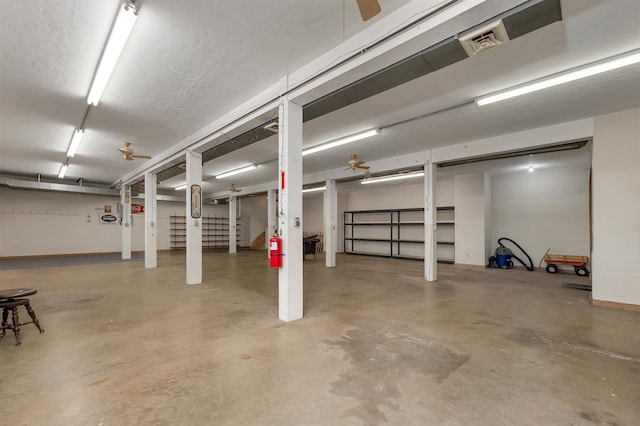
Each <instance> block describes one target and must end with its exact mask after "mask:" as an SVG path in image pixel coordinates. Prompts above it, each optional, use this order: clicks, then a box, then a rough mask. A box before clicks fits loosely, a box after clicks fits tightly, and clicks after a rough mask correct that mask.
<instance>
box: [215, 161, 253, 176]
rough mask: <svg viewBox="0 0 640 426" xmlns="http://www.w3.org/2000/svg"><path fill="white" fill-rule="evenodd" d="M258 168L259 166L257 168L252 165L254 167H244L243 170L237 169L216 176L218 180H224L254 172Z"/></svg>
mask: <svg viewBox="0 0 640 426" xmlns="http://www.w3.org/2000/svg"><path fill="white" fill-rule="evenodd" d="M257 167H258V166H256V165H255V164H252V165H250V166H247V167H242V168H241V169H235V170H231V171H228V172H224V173H221V174H219V175H218V176H216V179H224V178H226V177H229V176H233V175H237V174H238V173H244V172H248V171H249V170H254V169H256V168H257Z"/></svg>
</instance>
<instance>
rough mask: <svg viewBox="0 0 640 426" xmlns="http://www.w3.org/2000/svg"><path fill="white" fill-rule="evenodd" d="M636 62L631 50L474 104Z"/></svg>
mask: <svg viewBox="0 0 640 426" xmlns="http://www.w3.org/2000/svg"><path fill="white" fill-rule="evenodd" d="M638 62H640V50H633V51H631V52H627V53H625V54H623V55H618V56H612V57H610V58H607V59H604V60H602V61H598V62H592V63H591V64H587V65H585V66H582V67H578V68H573V69H571V70H568V71H564V72H561V73H558V74H553V75H550V76H547V77H543V78H541V79H539V80H535V81H532V82H530V83H525V84H523V85H521V86H518V87H514V88H512V89H507V90H504V91H502V92H497V93H494V94H492V95H487V96H481V97H479V98H477V99H476V100H475V102H476V104H478V105H479V106H483V105H488V104H492V103H494V102H500V101H504V100H505V99H511V98H514V97H516V96H521V95H526V94H527V93H531V92H536V91H538V90H543V89H547V88H549V87H553V86H557V85H560V84H564V83H568V82H570V81H575V80H579V79H582V78H586V77H591V76H593V75H597V74H601V73H604V72H607V71H611V70H615V69H618V68H622V67H626V66H628V65H633V64H637V63H638Z"/></svg>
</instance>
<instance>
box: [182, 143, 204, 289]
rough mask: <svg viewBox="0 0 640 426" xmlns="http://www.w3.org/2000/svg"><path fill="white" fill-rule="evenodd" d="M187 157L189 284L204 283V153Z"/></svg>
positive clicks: (188, 152)
mask: <svg viewBox="0 0 640 426" xmlns="http://www.w3.org/2000/svg"><path fill="white" fill-rule="evenodd" d="M186 157H187V158H186V159H187V188H186V192H187V194H186V205H185V207H186V216H187V217H186V224H187V284H202V155H201V154H200V153H197V152H193V151H190V150H188V151H187V154H186Z"/></svg>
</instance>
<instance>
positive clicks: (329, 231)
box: [323, 179, 338, 268]
mask: <svg viewBox="0 0 640 426" xmlns="http://www.w3.org/2000/svg"><path fill="white" fill-rule="evenodd" d="M326 187H327V188H326V189H325V191H324V199H323V207H324V251H325V266H326V267H327V268H333V267H334V266H336V251H337V249H338V191H337V189H336V181H335V180H333V179H327V182H326Z"/></svg>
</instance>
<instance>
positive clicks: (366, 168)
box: [356, 166, 369, 170]
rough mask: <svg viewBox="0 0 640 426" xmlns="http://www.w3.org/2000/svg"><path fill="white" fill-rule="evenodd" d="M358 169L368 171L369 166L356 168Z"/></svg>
mask: <svg viewBox="0 0 640 426" xmlns="http://www.w3.org/2000/svg"><path fill="white" fill-rule="evenodd" d="M356 168H357V169H365V170H368V169H369V166H356Z"/></svg>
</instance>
